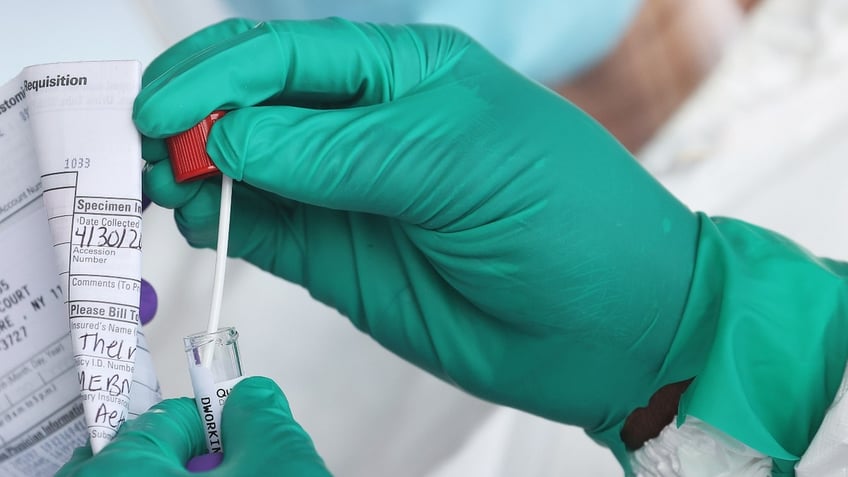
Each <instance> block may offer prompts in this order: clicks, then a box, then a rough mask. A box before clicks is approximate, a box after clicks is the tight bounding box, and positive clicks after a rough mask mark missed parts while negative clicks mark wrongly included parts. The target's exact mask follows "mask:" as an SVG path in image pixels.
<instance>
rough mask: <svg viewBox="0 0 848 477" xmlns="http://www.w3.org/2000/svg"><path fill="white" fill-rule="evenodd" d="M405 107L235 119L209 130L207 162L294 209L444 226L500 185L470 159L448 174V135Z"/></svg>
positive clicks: (451, 162)
mask: <svg viewBox="0 0 848 477" xmlns="http://www.w3.org/2000/svg"><path fill="white" fill-rule="evenodd" d="M413 100H418V98H414V99H413V98H409V99H406V98H405V99H402V100H399V101H397V102H393V103H391V104H388V105H376V106H369V107H360V108H352V109H342V110H332V111H315V110H308V109H302V108H295V107H288V106H262V107H255V108H243V109H239V110H236V111H232V112H231V113H229V114H227V115H226V116H224V117H223V118H221V119H220V120H218V122H216V123H215V127H214V128H213V129H212V131H211V132H210V134H209V138H208V143H207V152H208V153H209V156H210V157H211V158H212V160H213V161H214V162H215V164H216V165H217V166H218V167H219V168H220V169H221V171H222V172H223V173H224V174H226V175H228V176H230V177H232V178H234V179H235V180H239V181H244V183H246V184H250V185H252V186H254V187H256V188H259V189H262V190H265V191H268V192H270V193H273V194H275V195H278V196H281V197H286V198H289V199H292V200H295V201H298V202H302V203H306V204H311V205H315V206H320V207H326V208H331V209H336V210H346V211H353V212H367V213H371V214H377V215H382V216H386V217H391V218H396V219H400V220H403V221H404V222H408V223H413V224H416V225H423V226H428V224H425V222H427V221H428V220H431V219H433V218H434V217H433V216H434V212H438V217H437V219H438V221H442V222H447V221H450V220H453V219H455V218H456V217H457V216H459V215H460V214H461V213H462V212H464V210H463V209H465V210H468V209H471V208H473V207H474V204H473V203H472V202H473V201H476V200H483V199H484V198H485V196H483V194H485V193H486V192H482V191H483V189H485V188H488V189H491V190H496V189H497V187H498V184H496V183H495V182H496V181H500V180H505V179H502V178H501V177H499V176H498V175H496V174H497V173H498V171H492V168H491V166H490V164H489V163H488V162H486V161H482V160H477V159H478V158H477V157H469V158H468V160H467V163H464V164H463V165H462V167H461V168H458V164H457V162H456V161H457V160H461V159H463V158H462V152H461V151H460V149H459V147H456V148H455V147H453V142H452V141H454V139H453V138H452V137H451V136H452V135H454V132H453V131H452V130H451V128H450V126H446V125H445V122H446V121H441V120H439V119H438V117H437V116H436V113H434V114H433V115H431V116H430V117H423V118H422V116H421V114H414V112H413V111H409V113H408V114H407V111H408V110H407V108H406V107H405V104H406V103H407V102H408V101H413ZM457 101H461V99H457ZM456 134H461V133H456ZM459 170H462V171H463V172H462V174H463V176H462V178H460V179H461V180H467V179H466V178H469V177H478V178H479V180H476V182H475V184H474V187H469V188H468V191H467V192H469V194H468V195H466V196H457V190H456V189H455V187H454V185H455V184H456V183H457V179H458V178H457V177H455V176H456V175H457V174H458V173H459V172H458V171H459ZM474 194H478V195H480V198H479V199H478V198H476V197H474ZM461 201H468V202H469V204H468V205H465V204H462V203H461ZM434 224H435V222H434Z"/></svg>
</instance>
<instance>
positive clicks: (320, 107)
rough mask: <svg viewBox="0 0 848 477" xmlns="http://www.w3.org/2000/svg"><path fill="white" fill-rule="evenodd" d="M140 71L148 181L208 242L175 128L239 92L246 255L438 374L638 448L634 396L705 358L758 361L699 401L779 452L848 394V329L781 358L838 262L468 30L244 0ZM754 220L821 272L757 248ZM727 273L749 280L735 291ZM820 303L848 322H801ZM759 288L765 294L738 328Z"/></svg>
mask: <svg viewBox="0 0 848 477" xmlns="http://www.w3.org/2000/svg"><path fill="white" fill-rule="evenodd" d="M143 83H144V88H143V90H142V91H141V93H140V94H139V97H138V98H137V101H136V104H135V111H134V117H135V121H136V124H137V126H138V128H139V130H140V131H141V132H142V133H143V134H145V135H146V136H147V139H145V151H144V154H145V158H146V159H147V160H148V161H149V165H148V167H147V169H146V171H145V174H144V181H145V182H144V186H145V191H146V193H147V194H148V195H149V196H150V197H151V198H152V199H153V200H154V201H156V202H158V203H159V204H160V205H164V206H166V207H172V208H174V209H175V217H176V220H177V225H178V227H179V229H180V231H181V232H182V233H183V235H184V236H185V237H186V239H187V240H188V241H189V243H191V244H192V245H194V246H197V247H213V246H214V245H215V239H216V233H217V232H216V226H217V214H218V204H219V185H218V183H217V182H216V181H214V180H206V181H203V182H198V183H191V184H187V185H177V184H175V183H174V180H173V178H172V175H171V171H170V167H169V165H168V163H167V161H166V160H165V159H166V158H167V153H166V150H165V148H164V146H163V144H162V141H160V140H159V139H161V138H164V137H167V136H170V135H173V134H176V133H178V132H180V131H183V130H185V129H188V128H189V127H191V126H192V125H194V124H195V123H197V122H198V121H199V120H200V119H202V118H203V117H204V116H205V115H207V114H208V113H209V112H211V111H212V110H215V109H230V110H232V111H231V112H230V113H229V114H227V115H226V116H225V117H224V118H223V119H221V120H219V121H218V122H217V123H216V125H215V126H214V127H213V128H212V132H211V134H210V137H209V144H208V146H207V151H208V152H209V154H210V156H211V157H212V159H213V160H214V161H215V163H216V164H217V165H218V167H219V168H220V169H221V170H222V171H223V172H224V173H225V174H227V175H229V176H231V177H233V178H234V179H236V180H237V181H240V182H237V184H236V186H235V189H234V204H233V210H234V212H233V222H232V228H231V232H230V254H231V255H233V256H236V257H242V258H244V259H245V260H248V261H250V262H251V263H253V264H255V265H257V266H258V267H260V268H262V269H264V270H267V271H269V272H271V273H273V274H275V275H277V276H280V277H282V278H285V279H287V280H291V281H293V282H296V283H299V284H302V285H303V286H304V287H306V288H307V289H308V290H309V292H310V293H311V294H312V295H313V296H314V297H315V298H317V299H318V300H320V301H322V302H324V303H327V304H329V305H331V306H334V307H335V308H337V309H338V310H339V311H340V312H341V313H343V314H344V315H346V316H348V317H349V318H350V319H351V321H352V322H353V323H354V325H356V326H357V327H358V328H360V329H361V330H363V331H364V332H366V333H369V334H370V335H371V336H372V337H374V338H375V339H376V340H377V341H378V342H380V343H382V344H383V345H384V346H386V347H387V348H388V349H390V350H392V351H393V352H395V353H396V354H398V355H400V356H402V357H404V358H406V359H408V360H409V361H411V362H413V363H415V364H417V365H418V366H420V367H422V368H424V369H427V370H429V371H430V372H432V373H433V374H435V375H436V376H439V377H441V378H443V379H445V380H447V381H449V382H452V383H454V384H456V385H457V386H460V387H462V388H463V389H466V390H468V391H470V392H472V393H474V394H476V395H478V396H480V397H483V398H485V399H488V400H490V401H494V402H497V403H501V404H506V405H510V406H514V407H517V408H520V409H523V410H526V411H529V412H532V413H535V414H538V415H541V416H545V417H548V418H551V419H554V420H557V421H560V422H565V423H569V424H575V425H578V426H581V427H583V428H585V429H586V430H587V431H588V432H589V433H590V434H591V435H593V436H594V437H595V438H596V439H598V440H600V441H602V442H603V443H604V444H605V445H607V446H609V447H610V448H611V449H612V450H613V451H614V452H615V453H616V456H617V457H618V458H619V459H620V460H621V461H622V463H623V464H624V465H625V467H626V465H627V464H626V453H625V450H624V447H623V444H622V442H621V439H620V437H619V432H620V430H621V427H622V425H623V422H624V420H625V418H626V416H627V415H628V414H629V413H630V412H631V411H632V410H634V409H635V408H637V407H640V406H644V405H645V404H646V403H647V402H648V400H649V398H650V396H651V395H652V394H653V393H654V392H655V391H656V390H657V389H659V388H660V387H662V386H663V385H665V384H669V383H672V382H678V381H683V380H685V379H688V378H691V377H694V376H696V375H700V373H701V372H702V371H704V370H705V369H707V368H710V369H713V371H711V372H710V373H709V374H710V375H713V376H719V377H720V376H730V377H738V372H739V369H743V370H744V373H743V374H744V377H745V378H746V379H749V381H748V382H746V383H744V384H743V385H740V384H739V383H738V382H729V383H728V382H723V381H722V380H721V379H720V378H716V379H712V380H711V379H705V381H706V382H709V385H704V384H703V383H700V381H699V379H696V380H695V382H694V383H693V385H692V386H691V387H690V391H688V392H687V395H686V396H684V398H685V399H684V404H685V405H686V407H685V408H681V410H682V412H683V413H682V414H681V416H683V415H685V414H686V412H688V411H689V410H692V411H693V412H692V414H693V415H696V416H698V417H700V418H701V419H703V420H704V421H706V422H708V423H711V424H713V425H715V426H716V427H718V428H720V429H722V430H724V431H725V432H727V433H728V434H730V435H731V436H735V437H738V438H739V436H741V439H744V440H743V442H745V443H746V444H748V445H750V446H752V447H754V448H757V449H758V450H762V449H767V450H768V451H770V452H772V453H770V454H769V455H775V456H784V454H785V456H790V455H794V454H796V453H797V452H798V450H799V449H801V450H803V446H804V442H809V441H808V435H809V433H808V432H805V433H804V434H803V435H801V434H799V433H797V429H798V426H799V425H803V426H804V428H805V429H807V430H808V431H813V432H814V430H815V429H816V428H817V426H818V423H819V422H820V419H821V416H822V415H823V408H825V407H826V406H827V404H828V403H829V402H830V399H832V397H833V393H835V390H836V386H837V385H838V383H839V379H838V377H837V378H835V382H833V380H834V376H836V375H835V374H834V372H838V373H840V374H839V375H840V376H841V369H836V368H837V366H834V365H833V363H838V362H839V360H840V359H842V361H841V363H842V364H843V365H844V359H843V358H844V356H842V355H840V353H834V352H832V350H833V349H834V347H835V346H836V345H838V344H839V342H838V340H831V341H830V342H828V346H827V347H822V346H821V344H817V345H816V347H815V349H814V350H813V351H812V352H813V354H815V353H819V355H818V356H817V359H810V360H805V361H804V363H805V364H804V365H803V366H798V367H795V368H793V372H792V374H791V375H785V374H780V375H775V373H776V372H778V371H779V370H780V369H784V368H786V367H785V366H784V363H782V361H784V360H792V359H795V356H793V352H794V351H797V350H798V349H802V348H808V347H809V346H810V343H817V340H819V338H820V337H821V335H819V334H818V331H820V330H821V329H832V330H837V331H839V330H841V329H842V326H843V325H842V321H839V320H836V321H833V320H834V319H836V318H838V319H842V318H844V315H840V314H839V313H836V312H834V311H833V310H834V309H835V308H834V306H833V304H834V302H835V300H838V299H839V297H838V296H837V294H836V292H842V291H844V290H843V289H840V288H839V287H838V286H836V285H835V283H842V281H841V280H842V279H841V277H840V276H839V274H838V273H831V272H830V271H828V269H827V268H826V266H825V265H824V264H823V263H821V262H818V261H817V260H816V259H815V258H814V257H809V256H807V255H804V254H803V252H801V251H798V250H796V249H795V248H793V247H794V245H793V244H792V243H791V242H789V241H787V240H786V239H784V238H782V237H779V236H777V235H776V234H773V233H772V232H768V231H764V230H762V229H758V228H756V227H753V226H749V225H747V224H744V223H742V222H738V221H733V220H725V221H712V220H711V219H709V218H707V217H705V216H703V215H698V214H694V213H692V212H691V211H689V210H688V209H687V208H686V207H685V206H684V205H682V204H681V203H680V202H679V201H677V200H676V199H675V198H674V197H672V196H671V195H670V194H669V193H668V192H667V191H666V190H665V189H664V188H662V187H661V186H660V185H659V184H658V183H657V182H656V181H655V180H654V179H653V178H652V177H651V176H650V175H649V174H648V173H646V171H644V170H643V169H642V168H641V167H640V166H639V165H638V163H637V162H636V161H635V160H634V159H633V158H632V156H631V155H630V154H629V153H627V151H625V150H624V149H623V148H622V147H621V146H620V145H619V144H618V143H617V142H616V141H615V140H614V139H613V138H611V137H610V136H609V134H607V133H606V132H605V131H604V130H603V128H602V127H600V126H599V125H598V124H597V123H596V122H595V121H593V120H592V119H591V118H589V117H587V116H586V115H585V114H584V113H582V112H581V111H580V110H578V109H577V108H575V107H574V106H573V105H571V104H570V103H568V102H567V101H565V100H563V99H562V98H560V97H559V96H557V95H556V94H554V93H553V92H551V91H549V90H547V89H545V88H543V87H541V86H540V85H538V84H535V83H533V82H532V81H529V80H527V79H526V78H524V77H522V76H520V75H519V74H517V73H515V72H514V71H513V70H511V69H510V68H508V67H506V66H505V65H503V64H502V63H500V62H499V61H498V60H496V59H495V58H493V57H492V56H491V55H490V54H489V53H488V52H486V51H485V50H484V49H483V48H482V47H480V46H479V45H477V44H476V43H474V42H473V41H472V40H470V39H469V38H467V37H466V36H465V35H463V34H461V33H459V32H457V31H455V30H451V29H447V28H442V27H432V26H429V27H428V26H378V25H369V24H353V23H349V22H345V21H343V20H338V19H330V20H323V21H310V22H272V23H265V24H261V25H259V26H257V27H255V28H254V27H253V23H252V22H249V21H245V20H234V21H229V22H225V23H222V24H218V25H215V26H213V27H210V28H208V29H206V30H203V31H201V32H199V33H197V34H195V35H193V36H191V37H189V38H188V39H186V40H184V41H183V42H181V43H179V44H178V45H176V46H174V47H173V48H171V49H170V50H168V51H167V52H165V53H164V54H163V55H162V56H160V57H159V58H158V59H157V60H156V61H154V62H153V63H152V64H151V65H150V66H149V68H148V69H147V71H146V73H145V77H144V80H143ZM763 237H764V238H763ZM752 242H753V243H756V244H765V245H763V247H765V250H767V253H766V256H769V257H786V259H785V262H781V261H778V262H779V263H797V262H799V261H800V262H803V263H804V264H807V265H809V267H808V268H805V269H803V270H802V272H803V273H804V274H805V275H802V277H803V278H799V276H797V275H795V273H796V272H797V271H798V269H799V268H798V267H794V268H793V267H782V266H776V267H773V268H768V272H767V273H766V272H763V270H764V269H763V268H762V267H763V266H765V265H768V266H772V264H771V263H768V262H765V265H764V262H762V261H756V260H755V261H752V262H751V263H750V264H749V263H748V251H747V249H748V248H750V247H749V243H752ZM705 244H714V245H713V246H705ZM764 253H765V252H764ZM822 270H824V271H822ZM814 272H815V273H814ZM772 275H773V276H772ZM808 278H809V279H810V280H813V282H814V283H815V286H811V287H810V288H805V289H804V290H805V291H806V292H808V293H806V294H805V295H803V296H799V295H798V294H797V293H796V292H797V291H798V287H797V286H796V282H797V280H799V279H801V280H806V279H808ZM827 280H832V281H833V283H830V284H829V283H827ZM817 286H823V287H824V289H826V290H828V294H827V296H824V294H822V293H817V292H814V290H821V289H822V288H816V287H817ZM690 287H691V289H692V293H691V296H690V293H689V292H690ZM722 293H727V294H729V295H732V296H734V297H740V298H744V299H742V300H739V301H731V302H732V303H733V306H732V307H728V306H726V305H727V303H723V302H722V300H721V297H722ZM811 303H818V305H817V306H816V307H815V309H816V310H817V311H821V313H820V314H816V316H815V317H814V319H816V320H821V322H822V323H837V322H838V324H835V325H832V326H830V327H829V328H828V326H825V325H822V326H816V327H812V328H811V327H807V328H804V327H799V326H794V325H796V324H798V323H803V321H798V315H797V311H798V310H799V309H802V308H804V307H805V306H807V305H810V304H811ZM766 304H767V305H768V306H763V305H766ZM752 309H754V310H760V309H761V310H767V311H768V313H765V312H764V315H763V316H762V317H761V318H762V319H760V320H756V323H758V325H757V326H754V327H751V328H747V331H749V333H746V334H744V335H742V336H740V335H738V334H736V330H739V329H745V328H746V326H747V325H749V324H751V323H754V321H751V322H748V321H744V318H746V317H747V316H749V315H750V311H751V310H752ZM739 319H743V324H744V325H745V326H742V325H739V322H738V320H739ZM769 320H772V322H780V323H782V324H781V325H780V326H777V327H776V328H775V329H774V330H772V331H770V332H769V333H767V335H768V336H770V337H771V338H770V339H772V340H778V341H777V342H774V341H771V342H770V343H769V346H764V347H762V349H767V350H768V351H767V352H768V353H772V354H770V355H767V356H763V355H758V354H757V353H750V352H749V353H744V352H735V353H734V352H730V353H725V351H726V350H723V349H714V345H717V344H718V345H719V347H720V346H721V343H722V342H729V343H730V344H729V345H727V349H730V350H734V351H738V350H739V349H748V350H751V349H760V348H761V345H760V344H759V343H757V342H756V340H757V339H759V337H760V336H762V333H761V332H762V329H761V328H762V326H764V325H765V324H767V323H768V322H769ZM793 320H794V321H793ZM843 321H844V320H843ZM790 325H792V326H790ZM740 326H741V328H740ZM799 328H801V329H800V330H799ZM808 329H815V330H816V332H814V333H808V332H807V330H808ZM786 333H792V336H789V337H788V338H787V337H786V336H785V334H786ZM842 337H848V333H844V334H843V335H841V337H840V339H841V340H842V341H841V342H844V341H845V339H844V338H842ZM751 340H753V341H751ZM781 340H783V341H781ZM819 341H820V340H819ZM787 342H788V343H791V344H790V345H786V343H787ZM847 344H848V343H847ZM831 345H833V346H831ZM843 349H846V350H848V346H845V347H844V348H843ZM825 354H826V357H823V355H825ZM842 354H843V355H844V353H842ZM819 358H820V359H819ZM825 358H826V359H825ZM764 361H768V362H771V363H772V364H773V366H770V367H763V366H761V364H762V363H763V362H764ZM824 361H826V362H827V363H828V365H827V366H824V365H823V362H824ZM717 363H718V364H717ZM728 367H730V368H734V367H735V368H736V369H734V370H731V371H732V372H730V371H728ZM799 375H801V376H802V377H803V382H804V384H805V389H804V390H803V391H800V392H796V393H795V394H793V396H794V397H797V398H799V399H800V400H801V401H799V402H801V403H802V405H803V406H806V407H807V408H805V410H804V412H803V413H793V414H791V415H790V416H789V417H787V416H786V415H785V414H786V413H778V412H773V411H774V409H771V408H769V409H766V408H767V407H768V406H769V403H768V402H767V401H766V400H764V399H761V397H765V396H767V393H765V394H764V393H760V394H759V395H757V396H754V397H755V399H754V401H756V403H754V404H755V405H748V404H740V399H741V400H744V399H747V398H748V397H749V395H750V394H751V393H753V390H752V389H750V388H747V386H748V383H754V384H753V385H752V386H761V385H763V386H766V388H768V386H769V385H771V383H773V382H774V381H780V380H781V379H786V380H787V381H790V382H791V381H792V380H793V379H796V378H797V379H800V378H799V377H798V376H799ZM807 386H808V387H807ZM724 387H726V388H728V389H730V388H732V389H733V391H734V392H733V393H731V394H732V396H733V398H732V399H730V398H727V397H726V396H724V397H723V396H721V393H722V392H723V391H724V389H723V388H724ZM743 388H744V389H743ZM693 390H695V391H693ZM696 391H697V392H696ZM737 391H738V392H737ZM772 401H774V400H772ZM704 403H715V404H714V406H713V407H712V408H710V406H706V405H705V404H704ZM734 406H738V407H739V408H740V409H741V410H740V411H739V412H736V413H735V414H734V413H727V414H726V415H725V416H718V414H720V412H719V411H720V410H722V409H723V410H727V409H730V408H733V407H734ZM771 407H772V408H773V407H774V405H771ZM716 409H718V410H716ZM695 411H697V412H695ZM820 411H821V412H820ZM728 416H733V417H735V418H736V419H735V421H734V419H730V418H728ZM713 417H715V419H713ZM727 422H731V424H727ZM732 422H739V423H744V424H743V425H742V426H749V427H750V428H751V429H754V428H756V431H755V433H754V434H756V435H754V434H752V433H750V432H748V433H746V432H742V431H745V429H741V428H739V429H737V428H732V427H733V426H732ZM752 423H754V424H752ZM793 428H794V429H795V430H796V431H792V430H791V429H793ZM793 432H794V434H793ZM790 434H791V435H790ZM764 436H767V437H768V439H766V438H764ZM799 436H800V437H799ZM769 439H771V440H770V441H769ZM790 441H791V442H790ZM788 447H791V448H792V449H793V450H792V451H791V452H790V451H786V452H784V454H780V452H779V451H780V449H781V448H782V449H784V450H785V449H786V448H788ZM781 458H783V457H781Z"/></svg>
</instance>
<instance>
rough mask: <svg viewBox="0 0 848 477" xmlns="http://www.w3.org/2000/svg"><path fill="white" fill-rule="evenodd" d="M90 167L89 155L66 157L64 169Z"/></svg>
mask: <svg viewBox="0 0 848 477" xmlns="http://www.w3.org/2000/svg"><path fill="white" fill-rule="evenodd" d="M89 167H91V158H90V157H66V158H65V169H88V168H89Z"/></svg>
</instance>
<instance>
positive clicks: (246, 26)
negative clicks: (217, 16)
mask: <svg viewBox="0 0 848 477" xmlns="http://www.w3.org/2000/svg"><path fill="white" fill-rule="evenodd" d="M256 23H257V22H256V21H253V20H248V19H246V18H230V19H227V20H224V21H222V22H219V23H216V24H214V25H210V26H208V27H206V28H204V29H202V30H199V31H197V32H195V33H192V34H191V35H189V36H188V37H186V38H184V39H182V40H180V41H179V42H177V43H176V44H174V45H173V46H171V47H170V48H168V49H167V50H166V51H165V52H164V53H162V54H161V55H159V56H158V57H156V59H154V60H153V61H152V62H150V64H149V65H148V66H147V68H145V70H144V74H143V75H142V77H141V84H142V86H147V85H148V84H149V83H150V82H151V81H153V80H154V79H156V78H157V77H158V76H159V75H161V74H162V73H164V72H166V71H168V70H169V69H171V68H172V67H173V66H174V65H177V64H179V63H180V62H182V61H183V60H185V59H186V58H188V57H190V56H192V55H194V54H197V53H199V52H201V51H203V50H205V49H206V48H208V47H210V46H212V45H214V44H216V43H218V42H220V41H223V40H225V39H227V38H230V37H233V36H236V35H238V34H240V33H243V32H245V31H247V30H250V29H251V28H253V27H254V26H256Z"/></svg>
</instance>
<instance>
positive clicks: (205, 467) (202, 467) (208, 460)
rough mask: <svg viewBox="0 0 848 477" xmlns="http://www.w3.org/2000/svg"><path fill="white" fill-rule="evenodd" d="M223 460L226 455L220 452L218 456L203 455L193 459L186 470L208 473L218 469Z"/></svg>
mask: <svg viewBox="0 0 848 477" xmlns="http://www.w3.org/2000/svg"><path fill="white" fill-rule="evenodd" d="M223 459H224V454H221V453H220V452H219V453H216V454H202V455H199V456H196V457H192V458H191V460H190V461H188V463H187V464H186V469H188V470H189V471H190V472H206V471H209V470H212V469H214V468H216V467H218V466H219V465H220V464H221V460H223Z"/></svg>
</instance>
